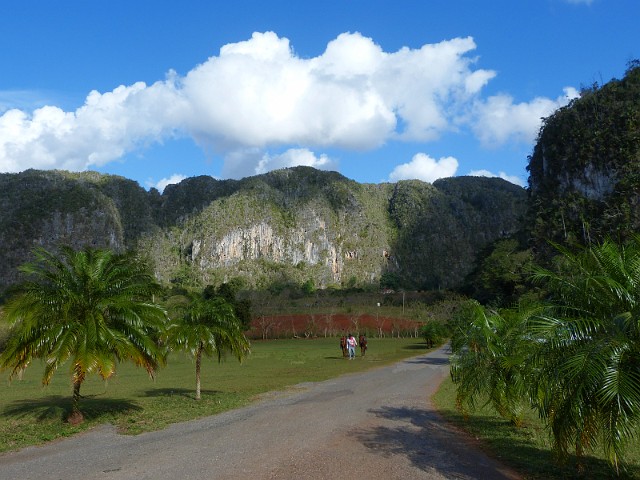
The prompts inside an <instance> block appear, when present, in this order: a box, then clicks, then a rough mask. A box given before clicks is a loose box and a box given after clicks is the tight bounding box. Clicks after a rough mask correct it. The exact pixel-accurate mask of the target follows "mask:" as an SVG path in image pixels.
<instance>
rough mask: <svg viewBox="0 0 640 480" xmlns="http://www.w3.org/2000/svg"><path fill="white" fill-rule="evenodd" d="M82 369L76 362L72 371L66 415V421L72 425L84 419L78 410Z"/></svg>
mask: <svg viewBox="0 0 640 480" xmlns="http://www.w3.org/2000/svg"><path fill="white" fill-rule="evenodd" d="M84 376H85V375H84V371H83V370H82V367H81V366H80V365H78V364H76V366H75V368H74V372H73V397H72V399H71V413H70V414H69V417H67V421H68V422H69V423H71V424H72V425H78V424H79V423H82V422H83V421H84V416H83V415H82V412H80V387H81V386H82V382H83V380H84Z"/></svg>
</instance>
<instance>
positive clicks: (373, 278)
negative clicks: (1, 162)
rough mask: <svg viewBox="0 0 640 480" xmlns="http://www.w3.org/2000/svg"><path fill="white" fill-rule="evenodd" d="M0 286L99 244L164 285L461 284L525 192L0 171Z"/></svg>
mask: <svg viewBox="0 0 640 480" xmlns="http://www.w3.org/2000/svg"><path fill="white" fill-rule="evenodd" d="M0 191H2V195H1V196H0V207H1V208H0V291H4V290H5V289H6V288H7V287H8V286H9V285H10V284H11V283H12V282H14V281H15V280H16V278H17V277H16V275H17V270H16V268H17V266H18V265H20V264H21V263H23V262H24V261H25V260H27V259H28V258H29V256H30V252H31V251H32V250H33V248H34V247H36V246H40V245H41V246H45V247H47V248H55V247H57V246H58V245H60V244H70V245H72V246H76V247H77V246H81V245H87V244H88V245H93V246H109V247H112V248H115V249H138V250H139V251H140V252H143V253H145V254H146V255H148V257H149V260H150V261H151V262H152V263H153V265H154V268H155V271H156V274H157V276H158V278H159V279H160V280H161V281H162V282H163V283H165V284H167V285H169V284H171V283H173V284H180V285H193V286H203V285H206V284H214V285H215V284H219V283H222V282H224V281H227V280H228V279H230V278H233V277H243V278H244V279H245V280H246V282H247V284H248V285H249V286H253V287H257V288H269V287H273V286H278V285H287V284H296V285H299V284H301V283H304V282H307V283H309V282H311V283H312V284H313V285H314V286H315V287H328V286H337V287H340V286H349V287H354V286H359V287H367V286H376V287H377V286H379V285H380V280H381V277H383V276H384V278H391V279H393V283H395V286H399V287H404V288H425V289H426V288H451V287H456V286H458V285H460V284H461V282H462V280H463V279H464V277H465V276H466V275H467V273H468V272H469V271H470V270H471V268H472V267H473V264H474V262H475V260H476V258H475V257H476V256H477V255H478V252H480V251H482V250H483V249H486V247H487V245H489V244H491V243H492V242H494V241H495V240H497V239H500V238H504V237H509V236H511V235H512V234H514V233H515V232H516V231H517V230H519V229H520V227H521V222H522V219H523V217H524V214H525V212H526V191H525V190H524V189H522V188H520V187H517V186H515V185H512V184H510V183H508V182H505V181H503V180H500V179H496V178H479V177H456V178H450V179H443V180H439V181H436V182H435V183H434V184H428V183H424V182H419V181H401V182H398V183H396V184H390V183H387V184H376V185H373V184H359V183H357V182H355V181H353V180H349V179H347V178H345V177H343V176H342V175H340V174H338V173H335V172H324V171H318V170H315V169H313V168H309V167H296V168H291V169H283V170H278V171H274V172H270V173H267V174H264V175H258V176H254V177H248V178H245V179H242V180H215V179H213V178H211V177H206V176H201V177H195V178H189V179H186V180H183V181H182V182H181V183H179V184H177V185H170V186H168V187H167V188H166V189H165V191H164V193H163V194H160V193H159V192H158V191H157V190H155V189H152V190H151V191H149V192H147V191H145V190H144V189H143V188H141V187H140V186H139V185H138V184H137V183H135V182H133V181H131V180H127V179H125V178H122V177H117V176H111V175H102V174H98V173H95V172H85V173H69V172H63V171H35V170H28V171H25V172H22V173H19V174H1V175H0Z"/></svg>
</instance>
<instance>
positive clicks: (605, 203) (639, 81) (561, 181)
mask: <svg viewBox="0 0 640 480" xmlns="http://www.w3.org/2000/svg"><path fill="white" fill-rule="evenodd" d="M639 98H640V64H639V62H638V61H635V62H631V63H630V64H629V68H628V70H627V72H626V75H625V76H624V78H623V79H622V80H612V81H610V82H608V83H607V84H605V85H603V86H598V85H593V86H592V87H590V88H585V89H583V90H582V92H581V95H580V97H579V98H576V99H575V100H573V101H572V102H571V103H570V104H569V105H567V106H566V107H564V108H561V109H559V110H557V111H556V112H555V113H554V114H553V115H551V116H550V117H548V118H547V119H545V121H544V125H543V127H542V129H541V130H540V134H539V136H538V141H537V144H536V146H535V148H534V150H533V154H532V155H531V157H530V159H529V166H528V169H529V173H530V177H529V186H530V193H531V208H532V219H533V222H534V228H533V232H532V234H533V241H534V243H535V245H536V247H537V248H538V249H546V242H547V241H548V240H551V241H554V242H560V243H567V242H579V243H581V244H587V243H589V242H590V241H593V240H596V241H601V240H603V239H604V238H605V236H610V237H611V238H614V239H616V240H617V241H624V240H625V239H628V238H629V237H630V234H631V233H632V232H637V231H638V230H639V229H640V208H639V207H640V101H639V100H638V99H639Z"/></svg>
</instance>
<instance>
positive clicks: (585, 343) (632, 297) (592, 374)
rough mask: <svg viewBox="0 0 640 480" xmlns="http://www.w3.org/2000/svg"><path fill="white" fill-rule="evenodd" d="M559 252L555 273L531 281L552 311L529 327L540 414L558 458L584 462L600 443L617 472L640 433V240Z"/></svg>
mask: <svg viewBox="0 0 640 480" xmlns="http://www.w3.org/2000/svg"><path fill="white" fill-rule="evenodd" d="M557 248H558V250H559V251H560V252H561V253H562V256H561V262H560V263H559V265H558V268H557V269H556V271H550V270H545V269H538V270H537V272H536V273H535V275H534V280H536V281H538V282H543V283H544V284H545V285H546V286H547V288H548V290H549V291H550V293H551V303H552V305H553V310H552V311H551V312H550V313H549V314H548V315H542V316H540V317H539V318H538V319H537V320H536V321H535V322H533V323H532V324H531V332H532V333H533V335H534V336H535V337H536V338H537V340H538V343H539V351H538V353H537V355H536V357H537V361H536V363H537V364H538V365H539V367H540V373H539V375H538V376H537V378H536V382H535V383H534V386H533V391H534V392H536V395H537V397H538V402H537V405H536V407H537V408H538V410H539V411H540V414H541V416H542V417H543V418H544V419H546V420H547V421H548V422H549V424H550V426H551V429H552V432H553V437H554V448H555V450H556V453H558V454H559V456H560V457H564V456H566V455H567V453H568V449H569V447H570V446H574V447H575V450H576V455H577V456H578V457H580V456H581V455H582V454H583V452H584V451H585V450H588V449H592V448H593V447H594V446H595V445H596V444H597V443H602V445H603V447H604V451H605V453H606V454H607V456H608V459H609V461H610V463H611V464H612V465H613V466H614V467H615V468H616V469H618V467H619V464H620V461H621V458H622V454H623V450H624V446H625V445H626V444H627V443H628V442H629V441H630V440H632V439H634V438H636V437H637V435H638V429H639V427H640V368H639V367H638V366H639V365H640V320H639V319H640V236H636V237H635V238H634V239H633V240H632V241H631V242H630V243H628V244H627V245H625V246H619V245H616V244H615V243H613V242H611V241H610V240H605V241H604V242H603V243H601V244H599V245H592V246H589V247H586V248H582V249H580V250H579V251H577V252H571V251H569V250H567V249H564V248H562V247H557Z"/></svg>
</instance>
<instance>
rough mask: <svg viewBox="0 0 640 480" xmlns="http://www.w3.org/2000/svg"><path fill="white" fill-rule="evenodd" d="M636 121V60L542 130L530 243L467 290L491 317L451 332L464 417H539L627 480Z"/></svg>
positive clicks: (470, 317) (510, 246) (636, 344)
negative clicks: (479, 413) (480, 410)
mask: <svg viewBox="0 0 640 480" xmlns="http://www.w3.org/2000/svg"><path fill="white" fill-rule="evenodd" d="M639 120H640V64H638V62H632V63H631V64H630V67H629V69H628V70H627V73H626V75H625V77H624V78H623V79H622V80H612V81H611V82H609V83H608V84H606V85H604V86H602V87H599V86H597V85H596V86H593V87H592V88H589V89H584V90H583V92H582V95H581V97H580V98H578V99H576V100H574V101H573V102H571V104H570V105H568V106H567V107H564V108H562V109H560V110H558V111H557V112H555V113H554V114H553V115H552V116H551V117H549V118H547V119H546V120H545V122H544V125H543V127H542V129H541V131H540V135H539V138H538V143H537V144H536V146H535V148H534V152H533V154H532V156H531V158H530V163H529V171H530V173H531V176H530V179H529V184H530V199H531V202H530V218H531V222H530V225H531V227H532V228H531V231H530V232H528V233H529V234H530V236H529V237H528V238H529V244H528V245H526V244H525V242H523V241H522V238H527V235H523V236H520V237H519V238H513V239H509V240H506V241H503V242H498V243H497V244H495V245H494V246H493V248H492V249H491V250H488V251H487V256H486V257H485V260H484V261H481V262H479V263H478V264H477V268H476V270H475V271H474V272H473V275H472V276H470V277H469V282H468V284H467V286H468V288H469V291H470V292H471V293H472V294H474V295H475V296H476V297H477V298H479V299H481V300H483V301H485V302H487V303H491V304H492V307H488V306H486V305H485V306H483V305H481V304H480V303H473V302H472V303H470V304H469V305H468V306H467V307H466V308H464V309H462V310H461V312H460V314H459V315H457V317H456V318H457V320H456V321H454V322H453V323H452V324H451V325H450V327H451V331H452V340H451V342H452V349H453V352H454V355H453V357H452V370H451V372H452V379H453V381H454V383H455V384H456V386H457V403H458V405H459V407H460V408H461V409H462V411H463V412H466V413H469V412H470V411H473V410H474V409H475V407H477V406H478V405H479V404H482V403H485V402H486V404H488V405H491V406H492V407H493V408H494V409H495V411H496V412H497V413H499V414H500V415H501V416H503V417H504V418H506V419H508V420H509V421H510V422H511V423H512V424H513V425H514V426H516V427H518V426H521V425H522V423H523V421H524V418H525V416H524V414H525V413H526V412H527V411H528V410H530V409H533V410H534V411H536V412H537V413H538V415H539V417H540V419H541V420H542V421H543V422H544V423H545V424H546V425H547V427H548V431H549V432H550V434H551V437H552V440H553V441H552V448H553V451H554V453H555V455H556V459H558V460H565V459H566V458H567V457H568V456H569V455H574V456H575V458H577V467H578V469H579V470H581V469H583V468H584V466H585V463H584V460H583V459H584V457H585V455H586V454H587V453H588V452H593V451H595V450H596V449H600V450H601V451H602V452H603V454H604V457H605V458H606V459H607V460H608V462H609V463H610V465H611V466H612V467H613V468H614V470H615V471H616V472H617V473H620V471H621V467H624V461H623V460H624V455H625V453H626V452H627V450H628V448H627V447H629V445H630V444H631V443H632V442H634V441H635V440H637V438H638V434H639V432H640V370H638V365H639V364H640V323H638V318H639V317H640V311H639V307H638V306H639V305H640V237H638V234H637V232H638V228H639V227H640V223H639V220H640V210H639V209H638V200H639V198H640V197H638V195H639V193H638V192H640V190H639V187H640V184H639V183H638V179H639V178H640V177H638V170H639V169H638V167H639V166H640V164H639V162H640V122H639ZM525 233H526V232H525ZM527 247H528V248H527ZM536 263H538V264H539V265H544V266H545V267H544V268H543V267H540V266H535V265H536ZM514 305H516V306H515V307H514Z"/></svg>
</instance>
